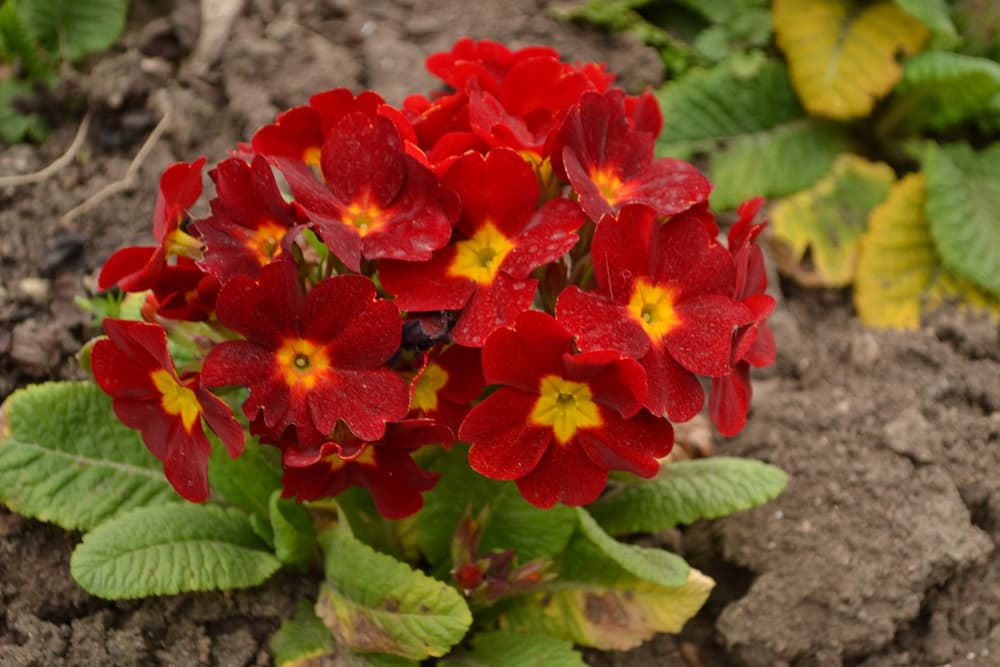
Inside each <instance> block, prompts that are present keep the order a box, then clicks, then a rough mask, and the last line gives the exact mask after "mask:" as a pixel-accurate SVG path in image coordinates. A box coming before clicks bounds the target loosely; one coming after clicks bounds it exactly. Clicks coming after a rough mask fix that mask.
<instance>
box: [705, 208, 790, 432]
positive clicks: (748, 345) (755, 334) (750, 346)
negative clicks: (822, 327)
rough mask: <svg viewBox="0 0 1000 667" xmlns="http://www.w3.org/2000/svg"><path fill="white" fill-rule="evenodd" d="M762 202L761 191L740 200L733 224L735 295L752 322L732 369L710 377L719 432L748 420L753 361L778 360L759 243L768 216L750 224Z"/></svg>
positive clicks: (740, 336) (738, 342)
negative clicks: (747, 310)
mask: <svg viewBox="0 0 1000 667" xmlns="http://www.w3.org/2000/svg"><path fill="white" fill-rule="evenodd" d="M763 203H764V200H763V198H761V197H757V198H756V199H752V200H750V201H747V202H744V203H743V204H741V205H740V208H739V211H738V213H739V220H737V222H736V223H735V224H734V225H733V226H732V227H730V229H729V236H728V241H729V251H730V252H731V253H732V254H733V260H734V262H735V264H736V286H735V291H734V294H733V298H735V299H736V300H738V301H741V302H742V303H743V304H744V305H745V306H747V307H748V308H749V309H750V311H751V312H752V314H753V315H752V319H751V321H750V322H749V323H748V324H745V325H743V326H741V327H740V328H739V329H737V331H736V337H735V344H734V346H733V355H732V366H733V372H732V373H730V374H729V375H725V376H723V377H718V378H712V390H711V392H710V393H709V396H708V414H709V417H711V419H712V421H713V422H714V423H715V425H716V427H717V428H718V429H719V432H720V433H722V434H723V435H727V436H732V435H736V434H737V433H739V432H740V431H742V430H743V427H744V425H746V419H747V413H748V412H749V410H750V399H751V397H752V396H753V387H752V386H751V384H750V366H769V365H771V364H772V363H774V356H775V345H774V334H773V333H772V332H771V328H770V327H769V326H768V325H767V317H768V315H770V314H771V311H772V310H774V299H773V298H772V297H770V296H768V295H767V294H765V293H764V291H765V290H766V289H767V272H766V270H765V269H764V255H763V253H762V252H761V249H760V247H759V246H758V245H757V244H756V243H755V240H756V238H757V236H758V235H759V234H760V233H761V232H762V231H763V230H764V228H765V227H766V226H767V221H764V222H762V223H759V224H756V225H755V224H752V223H753V219H754V218H755V217H756V216H757V214H758V213H759V212H760V208H761V206H762V205H763Z"/></svg>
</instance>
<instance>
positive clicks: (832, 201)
mask: <svg viewBox="0 0 1000 667" xmlns="http://www.w3.org/2000/svg"><path fill="white" fill-rule="evenodd" d="M895 180H896V176H895V173H894V172H893V170H892V168H891V167H890V166H889V165H887V164H885V163H882V162H869V161H868V160H865V159H864V158H861V157H858V156H855V155H849V154H845V155H841V156H840V157H838V158H837V161H836V162H835V163H834V165H833V168H832V169H831V170H830V173H829V174H827V175H826V176H825V177H824V178H823V179H822V180H820V181H819V182H818V183H816V185H814V186H813V187H812V188H810V189H809V190H805V191H803V192H799V193H797V194H795V195H792V196H791V197H788V198H787V199H785V200H783V201H781V202H779V203H778V204H777V205H775V206H774V208H772V209H771V220H772V223H773V227H772V229H773V231H774V238H776V239H777V240H779V241H780V242H781V243H782V244H784V245H785V246H786V247H787V248H788V249H789V257H788V259H787V261H786V262H785V266H784V267H783V268H784V269H785V270H786V271H787V272H789V273H791V274H792V275H793V276H795V277H797V278H801V277H802V276H808V279H809V281H810V282H811V283H817V284H820V285H826V286H831V287H836V286H841V285H846V284H848V283H850V282H851V280H853V279H854V272H855V269H856V264H857V256H858V244H859V243H860V240H861V235H862V234H863V233H864V231H865V225H866V222H867V220H868V212H869V211H871V210H872V208H873V207H874V206H875V205H876V204H878V203H879V202H881V201H882V200H884V199H885V197H886V195H887V194H888V193H889V188H890V187H891V186H892V184H893V182H895ZM807 249H808V250H810V253H811V258H812V263H813V266H814V267H815V268H814V272H813V273H812V274H808V273H807V272H806V271H805V270H803V269H800V268H799V266H798V264H799V263H800V262H801V261H802V259H803V257H804V255H805V252H806V250H807Z"/></svg>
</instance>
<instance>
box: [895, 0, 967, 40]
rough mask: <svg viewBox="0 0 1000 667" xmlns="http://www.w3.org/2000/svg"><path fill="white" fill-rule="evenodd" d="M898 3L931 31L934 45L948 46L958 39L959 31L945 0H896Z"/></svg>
mask: <svg viewBox="0 0 1000 667" xmlns="http://www.w3.org/2000/svg"><path fill="white" fill-rule="evenodd" d="M896 4H897V5H899V6H900V7H902V8H903V11H905V12H906V13H907V14H909V15H910V16H912V17H913V18H915V19H917V20H918V21H920V22H921V23H923V24H924V27H925V28H927V29H928V30H930V31H931V35H933V44H934V46H937V47H941V48H947V47H949V46H953V45H954V44H955V42H957V41H958V31H956V30H955V24H954V22H952V20H951V12H950V11H949V9H948V3H947V2H945V0H896Z"/></svg>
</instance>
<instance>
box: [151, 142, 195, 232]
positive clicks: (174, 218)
mask: <svg viewBox="0 0 1000 667" xmlns="http://www.w3.org/2000/svg"><path fill="white" fill-rule="evenodd" d="M204 166H205V158H204V157H200V158H198V159H197V160H195V161H194V162H191V163H190V164H189V163H187V162H175V163H174V164H172V165H170V166H169V167H167V168H166V170H165V171H164V172H163V175H162V176H160V190H159V193H157V196H156V208H155V209H154V211H153V238H155V239H156V240H157V241H160V242H162V241H163V240H164V239H166V237H167V234H169V233H170V232H172V231H173V230H175V229H177V226H178V225H179V224H180V221H181V219H182V218H183V217H184V214H185V213H186V212H187V210H188V209H189V208H191V207H192V206H194V204H195V202H196V201H198V197H200V196H201V170H202V167H204Z"/></svg>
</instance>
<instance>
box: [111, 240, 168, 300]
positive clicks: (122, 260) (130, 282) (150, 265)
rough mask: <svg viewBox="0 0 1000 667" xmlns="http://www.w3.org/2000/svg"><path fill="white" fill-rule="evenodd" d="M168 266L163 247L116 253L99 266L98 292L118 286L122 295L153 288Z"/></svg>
mask: <svg viewBox="0 0 1000 667" xmlns="http://www.w3.org/2000/svg"><path fill="white" fill-rule="evenodd" d="M166 266H167V260H166V251H165V250H164V249H163V247H162V246H129V247H127V248H122V249H121V250H117V251H115V253H114V254H113V255H111V257H109V258H108V260H107V261H106V262H104V266H102V267H101V274H100V275H99V276H98V277H97V289H100V290H106V289H109V288H111V287H113V286H114V285H118V287H120V288H121V289H122V291H125V292H144V291H146V290H148V289H152V288H153V286H154V285H156V283H157V281H158V280H159V279H160V274H161V273H162V272H163V269H164V268H166Z"/></svg>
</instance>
